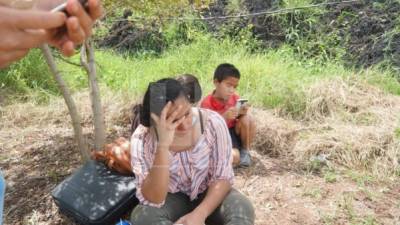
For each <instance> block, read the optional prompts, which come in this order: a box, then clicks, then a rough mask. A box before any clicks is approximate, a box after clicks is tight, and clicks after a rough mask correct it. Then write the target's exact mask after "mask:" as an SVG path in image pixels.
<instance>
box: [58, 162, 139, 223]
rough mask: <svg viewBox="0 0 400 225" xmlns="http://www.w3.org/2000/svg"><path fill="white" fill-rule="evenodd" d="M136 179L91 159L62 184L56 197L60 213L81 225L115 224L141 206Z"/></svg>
mask: <svg viewBox="0 0 400 225" xmlns="http://www.w3.org/2000/svg"><path fill="white" fill-rule="evenodd" d="M134 179H135V178H134V177H133V176H124V175H121V174H119V173H116V172H114V171H111V170H110V169H108V168H107V167H106V166H105V165H104V164H103V163H101V162H96V161H92V160H91V161H88V162H87V163H86V164H85V165H84V166H83V167H81V168H80V169H78V170H77V171H76V172H74V173H73V174H72V175H71V176H69V177H68V178H67V179H65V180H64V181H63V182H62V183H61V184H59V185H58V186H57V187H56V188H55V189H54V190H53V191H52V196H53V198H54V201H55V202H56V204H57V205H58V207H59V208H60V211H61V212H62V213H65V214H66V215H68V216H69V217H72V218H73V219H74V220H75V221H77V222H78V223H80V224H84V225H110V224H115V223H116V222H117V221H118V220H119V219H120V218H121V216H122V215H123V214H125V213H127V212H128V211H129V210H131V209H133V208H134V207H135V206H136V205H137V204H138V200H137V199H136V197H135V192H136V189H135V184H134Z"/></svg>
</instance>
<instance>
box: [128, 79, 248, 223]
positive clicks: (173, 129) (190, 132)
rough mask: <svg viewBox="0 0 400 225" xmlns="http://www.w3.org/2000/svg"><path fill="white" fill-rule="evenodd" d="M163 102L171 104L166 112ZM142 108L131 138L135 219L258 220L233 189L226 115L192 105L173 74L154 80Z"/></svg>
mask: <svg viewBox="0 0 400 225" xmlns="http://www.w3.org/2000/svg"><path fill="white" fill-rule="evenodd" d="M154 87H158V88H157V89H156V90H157V91H152V90H155V88H154ZM160 87H162V88H161V89H162V91H160V90H159V89H160ZM161 101H164V103H167V104H166V105H165V104H164V105H165V106H162V107H161V109H162V110H160V109H158V106H157V105H158V104H159V102H161ZM142 106H143V107H142V109H141V112H140V123H141V125H139V126H138V127H137V129H136V130H135V132H134V133H133V135H132V138H131V156H132V169H133V172H134V174H135V175H136V185H137V190H136V196H137V197H138V199H139V201H140V204H139V205H138V206H137V207H136V208H135V209H134V211H133V212H132V214H131V221H132V223H133V224H135V225H136V224H141V225H173V224H184V225H203V224H207V225H222V224H225V225H252V224H254V209H253V206H252V204H251V203H250V201H249V200H248V199H247V198H246V197H245V196H243V195H242V194H240V193H239V192H238V191H236V190H234V189H232V183H233V178H234V174H233V169H232V164H231V160H232V155H231V149H232V144H231V140H230V137H229V132H228V128H227V127H226V123H225V121H224V120H223V118H222V117H221V116H220V115H219V114H218V113H215V112H213V111H210V110H206V109H198V108H192V107H191V104H190V102H189V99H188V97H187V95H186V94H185V92H184V90H183V87H182V85H181V84H180V83H179V82H178V81H176V80H175V79H170V78H167V79H162V80H159V81H157V82H156V83H151V84H150V85H149V87H148V89H147V91H146V94H145V96H144V99H143V104H142ZM159 111H161V112H159ZM157 114H159V116H158V115H157Z"/></svg>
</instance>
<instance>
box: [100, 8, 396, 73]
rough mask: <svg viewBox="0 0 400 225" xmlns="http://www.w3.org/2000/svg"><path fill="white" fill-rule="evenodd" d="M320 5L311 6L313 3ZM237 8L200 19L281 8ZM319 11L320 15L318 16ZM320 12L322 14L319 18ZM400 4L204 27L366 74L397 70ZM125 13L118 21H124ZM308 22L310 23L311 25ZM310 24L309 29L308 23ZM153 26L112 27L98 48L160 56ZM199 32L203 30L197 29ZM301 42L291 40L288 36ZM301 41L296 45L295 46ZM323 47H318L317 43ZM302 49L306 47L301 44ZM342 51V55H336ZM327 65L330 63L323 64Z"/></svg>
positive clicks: (183, 25)
mask: <svg viewBox="0 0 400 225" xmlns="http://www.w3.org/2000/svg"><path fill="white" fill-rule="evenodd" d="M320 2H321V1H319V0H315V1H314V3H320ZM242 4H243V5H242V7H240V8H237V9H231V8H232V7H231V6H229V4H228V1H226V0H217V1H215V2H214V3H212V4H211V5H210V6H209V7H208V8H205V9H202V10H201V11H200V12H199V14H200V15H201V16H203V17H218V16H227V15H237V14H248V13H256V12H262V11H268V10H276V9H279V8H281V7H282V4H283V3H282V1H278V0H268V1H265V0H245V1H243V3H242ZM321 9H323V10H324V11H321ZM321 12H322V13H321ZM399 13H400V3H399V2H398V1H396V0H380V1H378V0H360V1H357V2H352V3H341V4H337V5H333V6H324V7H321V8H312V9H307V10H299V11H296V12H288V13H286V14H282V15H263V16H254V17H245V18H231V19H215V20H207V21H204V23H205V25H206V27H207V29H208V30H209V31H210V32H212V33H213V34H214V35H215V36H216V37H218V38H224V37H238V36H240V35H241V31H242V30H243V29H248V27H249V25H250V27H251V29H250V30H251V32H252V33H253V36H254V37H256V38H257V39H258V40H260V41H261V42H260V46H259V47H260V48H261V49H264V50H265V49H270V48H277V47H279V46H281V45H282V44H284V43H287V44H290V45H293V46H294V47H295V49H297V48H298V47H300V48H303V49H302V51H300V52H302V55H303V56H305V57H320V56H321V55H324V54H327V55H328V56H327V57H334V58H336V57H338V56H340V57H343V61H344V62H345V63H346V64H347V66H349V67H352V68H353V67H356V68H365V67H370V66H373V65H380V64H382V63H383V65H384V66H386V67H388V68H391V69H394V70H395V71H399V69H400V47H399V46H400V21H399V19H398V14H399ZM129 15H130V14H129V13H125V15H123V16H122V19H125V18H128V17H129ZM310 18H311V20H310ZM312 18H314V22H312V24H311V25H310V21H313V20H312ZM163 23H165V21H164V22H162V23H160V21H158V20H153V21H152V20H151V19H149V20H144V21H130V22H129V21H117V22H115V23H114V24H113V25H112V27H111V28H110V29H109V33H108V34H107V35H106V36H105V37H104V38H103V39H102V40H100V41H99V42H98V43H99V45H100V46H101V47H108V48H113V49H117V50H119V51H122V52H126V51H128V52H131V53H135V52H150V53H156V54H159V53H161V52H162V51H163V50H165V49H167V47H168V46H169V44H170V43H169V41H168V40H167V38H165V37H164V35H163V34H162V32H160V28H159V27H160V24H163ZM177 24H178V29H177V34H176V37H175V38H176V39H177V40H175V41H178V42H180V43H189V42H190V41H191V40H190V38H189V37H188V36H187V31H188V26H197V25H199V24H197V25H196V23H192V22H189V23H188V22H187V21H181V22H178V23H177ZM199 27H201V28H200V29H203V28H204V26H203V25H199ZM294 31H295V33H296V34H297V35H298V37H301V38H300V39H298V40H297V39H296V40H295V41H294V40H292V38H293V36H292V35H291V34H290V33H289V32H294ZM299 41H300V42H299ZM321 41H322V42H321ZM305 43H307V44H305ZM338 48H342V49H343V50H344V52H345V53H344V55H338V54H339V53H337V49H338ZM328 60H329V58H328Z"/></svg>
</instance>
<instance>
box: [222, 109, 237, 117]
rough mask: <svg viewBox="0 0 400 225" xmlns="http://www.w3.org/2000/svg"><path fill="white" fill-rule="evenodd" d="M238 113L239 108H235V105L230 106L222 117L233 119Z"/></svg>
mask: <svg viewBox="0 0 400 225" xmlns="http://www.w3.org/2000/svg"><path fill="white" fill-rule="evenodd" d="M238 115H239V110H238V109H236V107H231V108H229V109H228V110H227V111H226V112H225V113H224V114H223V117H224V118H225V119H226V120H233V119H236V118H237V117H238Z"/></svg>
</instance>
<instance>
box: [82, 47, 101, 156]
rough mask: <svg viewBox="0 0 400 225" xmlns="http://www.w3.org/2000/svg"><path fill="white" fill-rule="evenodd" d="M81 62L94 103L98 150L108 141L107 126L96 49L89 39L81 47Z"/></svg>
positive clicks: (95, 137)
mask: <svg viewBox="0 0 400 225" xmlns="http://www.w3.org/2000/svg"><path fill="white" fill-rule="evenodd" d="M81 64H82V66H83V67H84V68H85V70H86V72H87V74H88V78H89V87H90V100H91V103H92V112H93V123H94V146H95V149H96V150H97V151H100V150H102V149H103V147H104V145H105V143H106V133H105V131H106V128H105V121H104V114H103V108H102V104H101V96H100V89H99V86H98V83H97V71H96V62H95V60H94V49H93V45H92V43H91V42H90V41H89V40H88V41H86V42H85V43H84V45H83V46H82V49H81Z"/></svg>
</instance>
